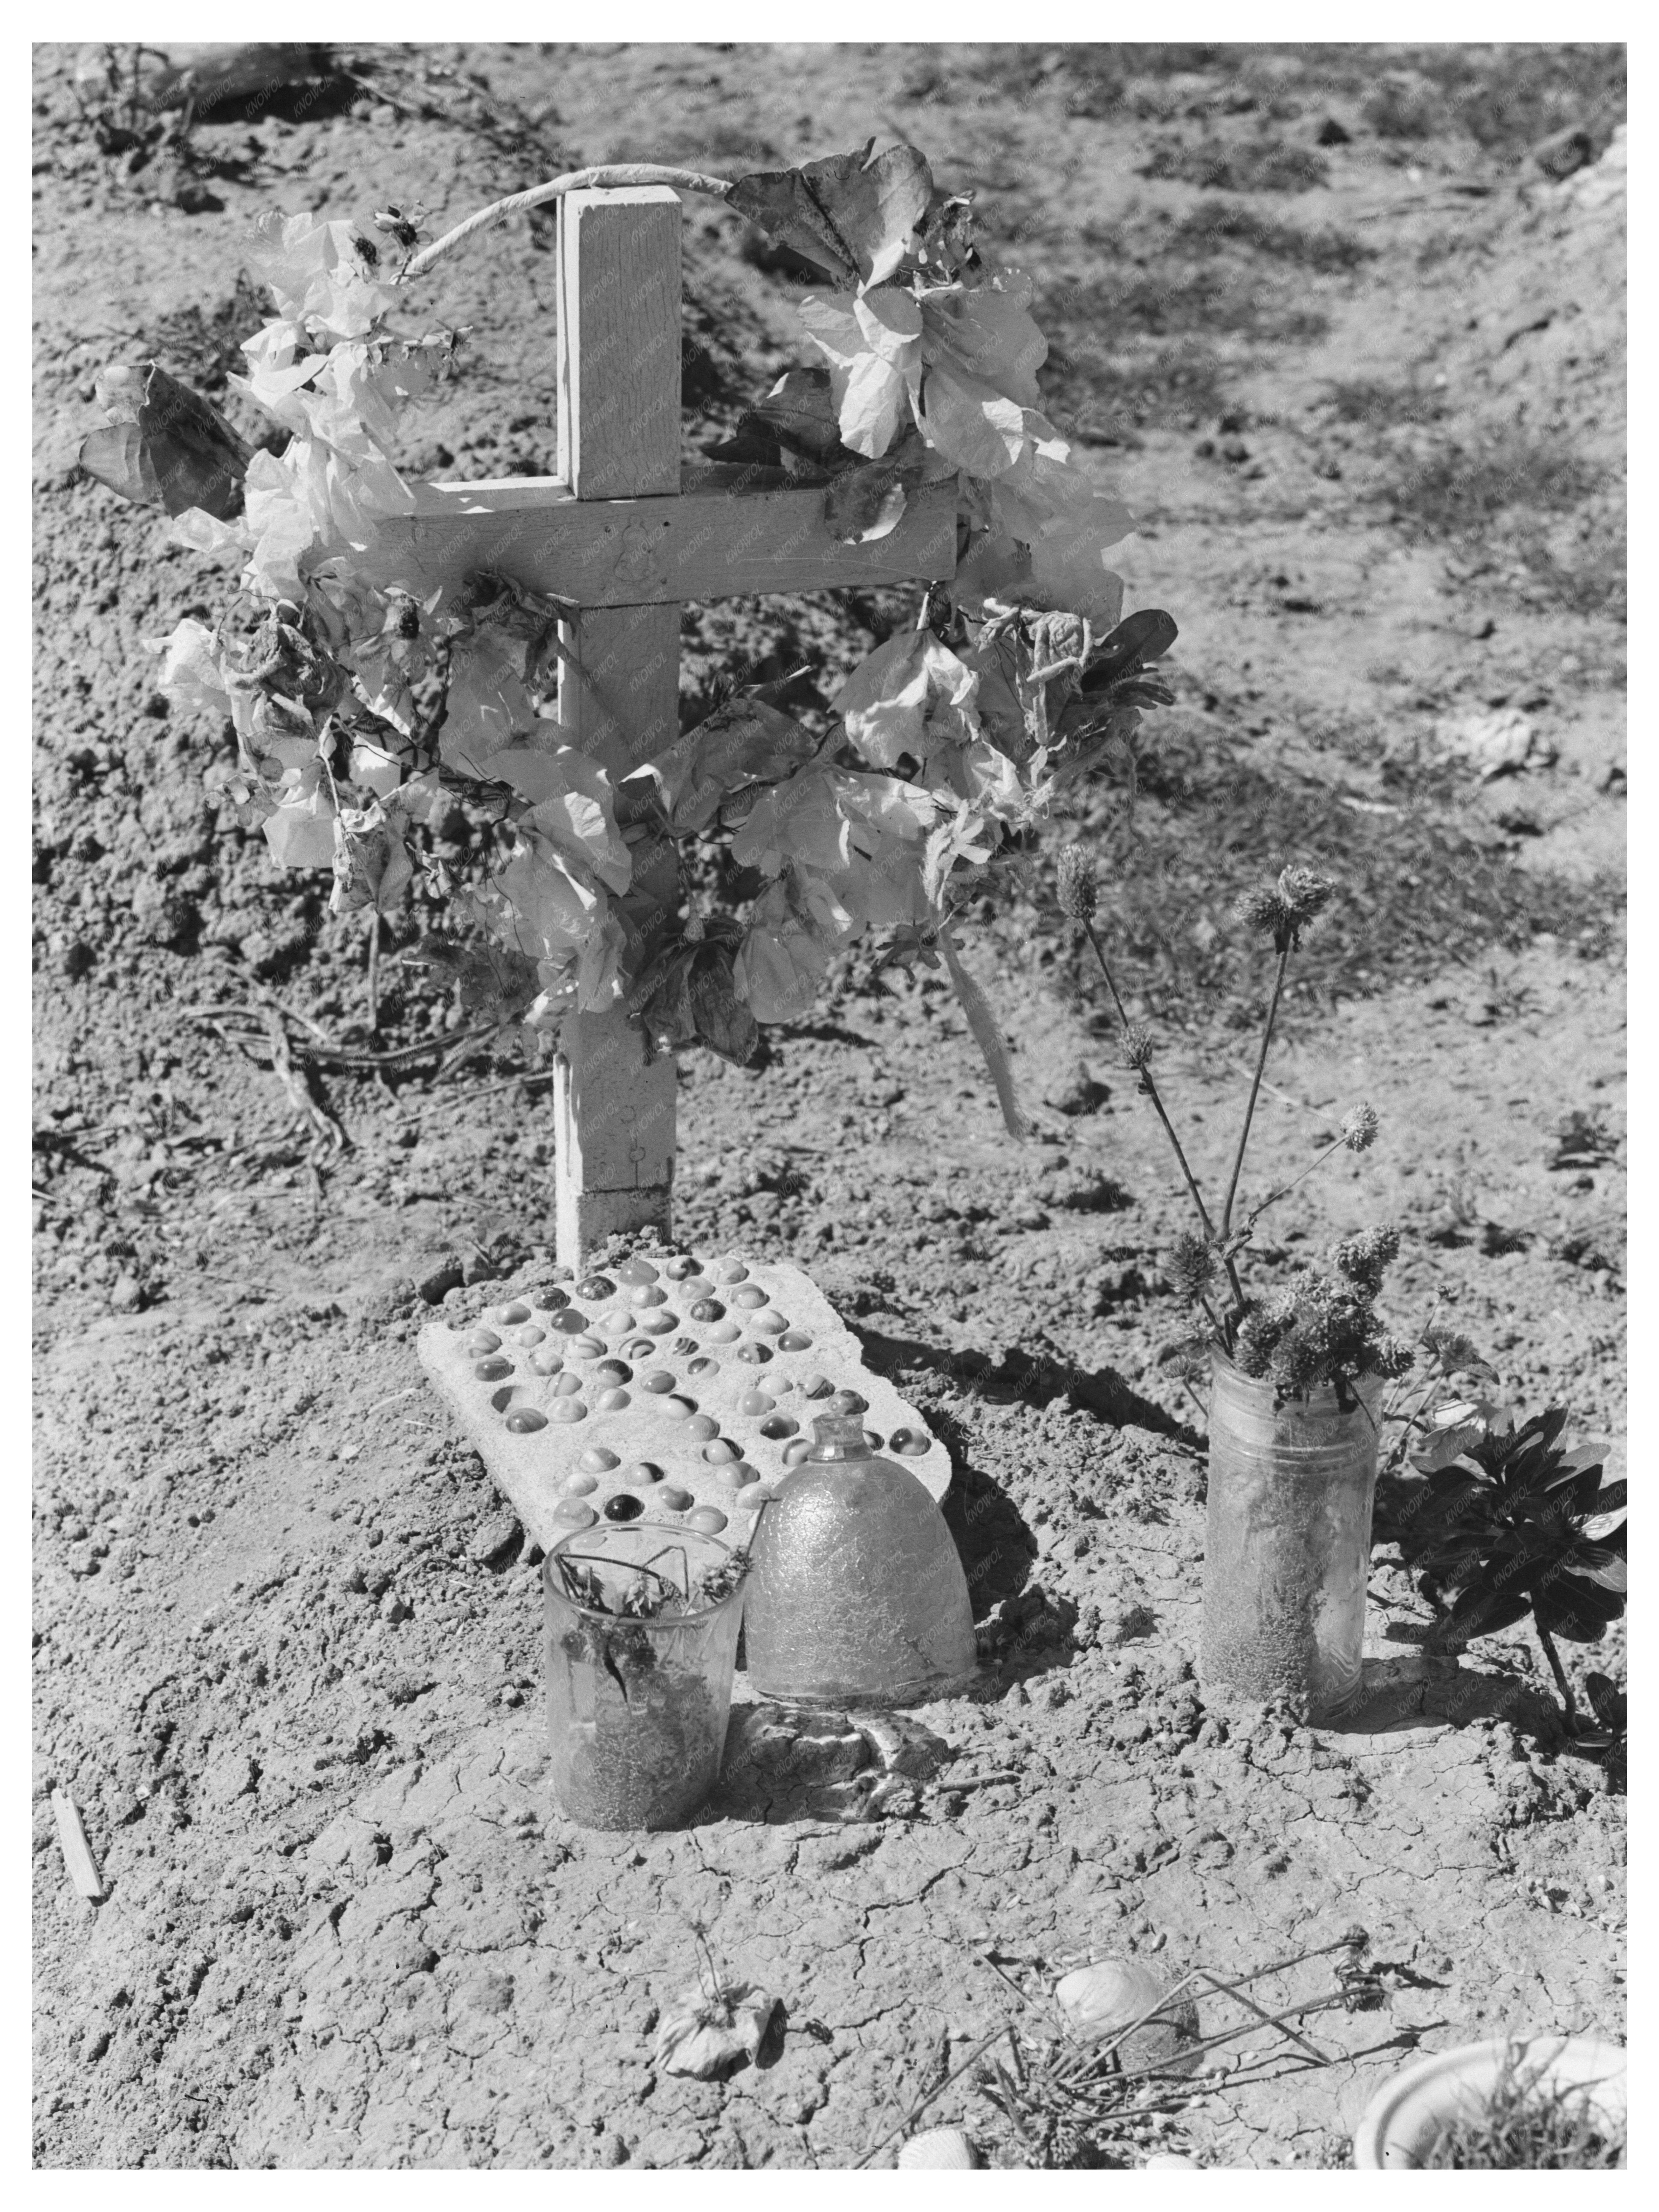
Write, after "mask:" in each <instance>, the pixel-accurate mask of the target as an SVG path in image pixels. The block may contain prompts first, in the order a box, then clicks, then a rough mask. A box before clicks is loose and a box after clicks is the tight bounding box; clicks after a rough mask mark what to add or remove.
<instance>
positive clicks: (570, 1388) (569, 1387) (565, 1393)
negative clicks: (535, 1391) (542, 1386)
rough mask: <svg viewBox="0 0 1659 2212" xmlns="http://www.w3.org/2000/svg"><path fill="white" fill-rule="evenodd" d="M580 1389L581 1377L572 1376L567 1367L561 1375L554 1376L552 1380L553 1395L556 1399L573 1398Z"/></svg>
mask: <svg viewBox="0 0 1659 2212" xmlns="http://www.w3.org/2000/svg"><path fill="white" fill-rule="evenodd" d="M581 1387H582V1378H581V1376H580V1375H573V1374H572V1373H571V1371H570V1370H569V1369H568V1367H567V1368H566V1369H564V1370H563V1372H562V1374H559V1375H556V1376H555V1377H554V1379H553V1395H554V1396H555V1397H556V1398H574V1396H575V1395H576V1394H577V1392H578V1391H579V1390H580V1389H581Z"/></svg>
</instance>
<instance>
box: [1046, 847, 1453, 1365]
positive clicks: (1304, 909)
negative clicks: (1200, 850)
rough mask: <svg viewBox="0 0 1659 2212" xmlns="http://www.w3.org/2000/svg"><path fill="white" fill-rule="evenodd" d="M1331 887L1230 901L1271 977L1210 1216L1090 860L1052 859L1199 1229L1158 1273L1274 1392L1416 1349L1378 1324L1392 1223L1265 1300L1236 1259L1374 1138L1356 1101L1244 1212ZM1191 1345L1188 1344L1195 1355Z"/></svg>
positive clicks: (1289, 878) (1291, 873) (1303, 872)
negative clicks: (1269, 1221)
mask: <svg viewBox="0 0 1659 2212" xmlns="http://www.w3.org/2000/svg"><path fill="white" fill-rule="evenodd" d="M1335 893H1336V885H1335V884H1334V883H1333V882H1332V881H1331V880H1330V878H1328V877H1326V876H1321V875H1317V874H1316V873H1315V872H1314V871H1313V870H1312V869H1310V868H1300V867H1287V868H1285V869H1284V870H1283V871H1282V872H1281V873H1280V874H1279V878H1278V879H1277V881H1276V882H1274V883H1273V884H1267V885H1266V886H1263V887H1261V888H1260V889H1258V890H1252V891H1247V892H1246V893H1245V894H1244V896H1243V897H1242V898H1241V899H1240V900H1239V902H1238V906H1237V913H1238V916H1239V919H1240V920H1241V921H1243V922H1244V923H1245V924H1246V926H1247V927H1249V928H1251V929H1253V930H1255V931H1256V932H1258V933H1260V934H1261V935H1262V936H1264V937H1266V938H1267V939H1270V940H1271V942H1272V944H1273V955H1274V964H1273V986H1272V989H1271V992H1270V994H1269V997H1268V1001H1267V1014H1266V1017H1265V1018H1264V1020H1263V1023H1262V1030H1261V1044H1260V1046H1259V1048H1258V1049H1257V1052H1256V1058H1255V1069H1254V1071H1253V1073H1252V1075H1251V1079H1250V1088H1249V1095H1248V1097H1246V1099H1245V1103H1244V1113H1243V1122H1242V1126H1241V1127H1240V1129H1239V1133H1238V1141H1237V1146H1235V1148H1234V1152H1233V1158H1232V1166H1231V1172H1230V1174H1229V1176H1228V1180H1227V1188H1226V1193H1225V1197H1224V1198H1223V1200H1222V1201H1221V1205H1220V1206H1219V1208H1218V1209H1216V1210H1214V1211H1212V1208H1211V1206H1209V1205H1208V1204H1207V1203H1206V1200H1205V1197H1204V1194H1203V1192H1202V1191H1201V1190H1200V1188H1199V1184H1198V1179H1197V1177H1196V1176H1194V1173H1193V1170H1192V1166H1191V1164H1190V1163H1189V1162H1188V1158H1187V1154H1186V1150H1185V1147H1184V1146H1182V1142H1181V1139H1180V1137H1179V1136H1178V1135H1177V1134H1176V1127H1175V1124H1174V1122H1173V1121H1171V1120H1170V1114H1169V1110H1168V1109H1167V1107H1166V1106H1165V1105H1164V1100H1163V1097H1162V1096H1161V1095H1160V1093H1159V1091H1158V1080H1157V1078H1156V1076H1155V1075H1154V1074H1153V1073H1152V1038H1151V1036H1149V1035H1148V1033H1147V1032H1146V1030H1145V1029H1144V1028H1143V1027H1141V1025H1140V1024H1138V1023H1135V1022H1132V1021H1131V1020H1130V1018H1129V1016H1128V1012H1127V1008H1126V1007H1125V1006H1124V1002H1123V999H1122V996H1121V993H1120V992H1119V989H1118V987H1117V983H1116V981H1115V977H1114V975H1113V973H1112V969H1111V966H1110V963H1109V962H1108V960H1107V957H1106V953H1105V950H1104V947H1103V945H1102V944H1101V941H1100V936H1099V933H1098V931H1097V928H1096V927H1095V919H1096V913H1097V906H1098V897H1097V890H1096V886H1095V881H1094V876H1093V872H1092V869H1091V865H1090V862H1089V860H1088V856H1087V855H1086V854H1085V853H1084V852H1083V851H1082V849H1081V848H1079V847H1078V846H1076V845H1073V846H1070V847H1068V848H1067V849H1066V851H1065V852H1064V853H1062V854H1061V855H1060V866H1059V898H1060V908H1061V910H1062V911H1063V912H1064V913H1065V914H1066V915H1069V916H1070V917H1071V918H1072V920H1073V921H1075V922H1077V923H1078V924H1079V927H1081V928H1082V930H1083V932H1084V933H1085V936H1086V937H1087V939H1088V940H1089V944H1090V946H1091V950H1092V951H1093V952H1094V956H1095V959H1096V961H1097V963H1098V965H1099V968H1100V972H1101V974H1102V975H1103V977H1104V978H1105V981H1106V987H1107V990H1108V991H1109V994H1110V995H1111V1000H1112V1006H1113V1008H1114V1010H1115V1012H1116V1015H1117V1019H1118V1025H1119V1029H1120V1031H1121V1037H1122V1044H1123V1056H1124V1059H1125V1060H1126V1061H1127V1064H1128V1066H1130V1067H1132V1068H1133V1069H1134V1071H1135V1073H1136V1074H1137V1076H1138V1077H1139V1089H1140V1091H1141V1095H1142V1096H1143V1097H1145V1098H1146V1100H1147V1102H1148V1103H1149V1104H1150V1105H1151V1106H1152V1110H1153V1112H1154V1113H1155V1114H1156V1115H1157V1116H1158V1121H1159V1123H1160V1124H1161V1126H1162V1127H1163V1130H1164V1135H1165V1136H1166V1138H1167V1139H1169V1143H1170V1149H1171V1150H1172V1151H1173V1152H1174V1154H1175V1158H1176V1165H1177V1167H1178V1168H1179V1169H1180V1170H1181V1176H1182V1182H1184V1183H1185V1185H1186V1188H1187V1194H1188V1197H1189V1198H1190V1199H1191V1200H1192V1203H1193V1208H1194V1212H1195V1213H1196V1215H1197V1217H1198V1228H1197V1230H1196V1231H1184V1232H1183V1233H1182V1235H1181V1236H1180V1237H1177V1238H1176V1242H1175V1244H1174V1245H1173V1247H1172V1248H1171V1249H1170V1253H1169V1255H1167V1261H1166V1266H1167V1272H1168V1273H1169V1274H1170V1279H1171V1280H1172V1281H1173V1282H1174V1284H1175V1285H1176V1289H1177V1290H1178V1291H1180V1292H1181V1294H1182V1297H1184V1298H1185V1299H1186V1300H1187V1301H1188V1304H1190V1305H1191V1306H1193V1307H1194V1309H1195V1310H1197V1312H1198V1313H1199V1314H1200V1315H1201V1316H1202V1317H1203V1321H1204V1323H1205V1327H1206V1336H1207V1339H1208V1341H1209V1342H1210V1343H1212V1344H1214V1345H1216V1346H1219V1347H1220V1349H1221V1350H1222V1351H1223V1352H1225V1353H1226V1354H1227V1356H1228V1357H1229V1358H1231V1360H1232V1361H1233V1362H1234V1364H1236V1365H1237V1368H1238V1369H1239V1371H1240V1372H1241V1373H1242V1374H1244V1375H1247V1376H1251V1377H1252V1378H1254V1379H1257V1380H1265V1381H1270V1382H1271V1383H1273V1389H1274V1393H1275V1395H1276V1396H1277V1397H1279V1398H1281V1399H1283V1398H1292V1397H1296V1398H1305V1397H1307V1396H1308V1395H1310V1394H1311V1393H1312V1392H1313V1391H1315V1390H1317V1389H1324V1388H1326V1387H1334V1388H1335V1389H1337V1390H1338V1391H1339V1392H1341V1391H1343V1390H1344V1389H1346V1385H1347V1384H1348V1383H1351V1382H1353V1381H1356V1380H1358V1377H1359V1376H1362V1375H1388V1376H1399V1375H1403V1374H1405V1373H1406V1372H1407V1370H1409V1369H1410V1367H1411V1366H1412V1364H1413V1360H1414V1358H1415V1356H1416V1355H1415V1352H1414V1349H1413V1346H1412V1345H1410V1344H1409V1343H1408V1342H1407V1341H1406V1340H1404V1339H1402V1338H1401V1337H1398V1336H1395V1334H1392V1333H1391V1332H1390V1331H1389V1329H1387V1328H1385V1327H1384V1326H1383V1322H1382V1321H1381V1320H1380V1318H1379V1317H1378V1316H1377V1314H1376V1296H1377V1293H1378V1291H1380V1290H1381V1288H1382V1285H1383V1274H1384V1273H1385V1272H1386V1270H1387V1268H1388V1267H1389V1262H1390V1261H1392V1260H1393V1259H1394V1258H1395V1255H1396V1254H1397V1253H1398V1252H1399V1249H1400V1234H1399V1231H1397V1230H1395V1229H1393V1228H1388V1227H1378V1228H1375V1229H1368V1230H1362V1231H1359V1232H1358V1234H1356V1235H1354V1236H1352V1237H1342V1238H1340V1239H1339V1240H1338V1241H1337V1243H1334V1245H1333V1246H1332V1247H1331V1249H1330V1251H1329V1254H1328V1267H1326V1268H1325V1269H1323V1270H1320V1269H1316V1268H1311V1267H1304V1268H1300V1269H1298V1270H1297V1273H1296V1274H1295V1275H1294V1276H1293V1278H1292V1279H1291V1281H1290V1283H1288V1284H1287V1285H1285V1286H1284V1287H1283V1288H1282V1289H1280V1290H1278V1291H1271V1292H1269V1293H1267V1295H1265V1296H1263V1297H1250V1296H1249V1294H1248V1293H1247V1292H1246V1291H1245V1289H1244V1285H1243V1280H1242V1279H1241V1277H1240V1274H1239V1270H1238V1259H1239V1255H1240V1254H1241V1253H1242V1252H1243V1250H1244V1249H1245V1248H1246V1247H1247V1246H1248V1245H1249V1243H1250V1240H1251V1238H1252V1237H1253V1236H1254V1234H1255V1226H1256V1224H1257V1223H1258V1222H1259V1221H1260V1220H1261V1218H1262V1216H1263V1215H1264V1214H1265V1213H1266V1212H1267V1211H1268V1209H1269V1208H1270V1207H1272V1206H1276V1205H1277V1204H1278V1203H1279V1200H1281V1199H1284V1198H1285V1197H1288V1195H1289V1194H1290V1193H1291V1191H1293V1190H1294V1189H1295V1188H1297V1184H1298V1183H1301V1182H1304V1180H1305V1179H1306V1178H1307V1177H1308V1176H1310V1175H1311V1174H1312V1173H1313V1172H1314V1170H1315V1169H1316V1168H1317V1167H1319V1166H1321V1165H1322V1164H1323V1162H1325V1161H1326V1160H1328V1159H1330V1158H1333V1157H1334V1154H1336V1153H1337V1152H1343V1151H1347V1152H1366V1151H1368V1150H1369V1149H1370V1146H1372V1145H1373V1144H1374V1143H1375V1142H1376V1132H1377V1127H1378V1123H1377V1116H1376V1112H1375V1110H1374V1109H1372V1108H1371V1107H1370V1106H1367V1105H1363V1104H1362V1105H1358V1106H1355V1107H1354V1108H1352V1109H1351V1110H1350V1111H1349V1113H1347V1114H1346V1115H1345V1116H1344V1117H1343V1121H1342V1125H1341V1128H1340V1132H1339V1133H1338V1134H1337V1135H1336V1136H1335V1137H1334V1138H1333V1139H1332V1140H1331V1141H1330V1143H1329V1144H1328V1145H1327V1146H1326V1147H1325V1148H1324V1150H1323V1151H1322V1152H1320V1153H1319V1154H1318V1155H1317V1156H1316V1158H1314V1159H1312V1160H1310V1162H1309V1163H1308V1164H1307V1166H1306V1167H1304V1168H1303V1169H1301V1170H1298V1172H1297V1174H1296V1175H1294V1176H1291V1179H1290V1181H1289V1182H1285V1183H1283V1184H1281V1185H1280V1186H1279V1188H1277V1189H1274V1190H1271V1191H1269V1192H1268V1193H1267V1196H1266V1197H1265V1198H1263V1199H1261V1200H1258V1202H1257V1203H1256V1204H1255V1206H1253V1207H1252V1208H1251V1209H1250V1211H1249V1212H1248V1213H1244V1214H1243V1215H1242V1216H1241V1214H1240V1212H1239V1207H1238V1195H1239V1187H1240V1182H1241V1180H1242V1177H1243V1172H1244V1161H1245V1158H1246V1155H1247V1153H1248V1151H1249V1141H1250V1130H1251V1127H1252V1125H1253V1124H1254V1121H1255V1109H1256V1102H1257V1100H1258V1098H1259V1097H1261V1084H1262V1078H1263V1075H1264V1073H1265V1071H1266V1068H1267V1054H1268V1050H1269V1048H1270V1047H1271V1045H1272V1043H1273V1030H1274V1027H1275V1025H1276V1024H1277V1022H1278V1018H1279V1006H1280V1002H1281V1000H1283V997H1284V992H1285V977H1286V975H1287V974H1288V972H1289V969H1290V963H1291V955H1292V954H1293V953H1294V952H1295V951H1297V948H1298V946H1299V945H1300V944H1301V942H1302V937H1303V933H1304V931H1306V930H1307V929H1309V928H1310V927H1312V925H1313V923H1314V922H1315V921H1316V920H1317V919H1318V917H1319V916H1320V915H1321V914H1322V913H1323V912H1324V911H1325V909H1326V908H1327V907H1328V905H1329V903H1330V902H1331V900H1332V899H1333V897H1334V896H1335ZM1199 1349H1200V1347H1199V1346H1194V1347H1192V1348H1191V1350H1192V1352H1194V1353H1196V1352H1197V1351H1198V1350H1199Z"/></svg>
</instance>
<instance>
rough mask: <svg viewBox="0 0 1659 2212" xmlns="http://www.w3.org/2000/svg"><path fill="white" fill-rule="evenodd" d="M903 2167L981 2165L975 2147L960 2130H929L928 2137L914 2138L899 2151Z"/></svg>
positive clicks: (900, 2162) (899, 2160)
mask: <svg viewBox="0 0 1659 2212" xmlns="http://www.w3.org/2000/svg"><path fill="white" fill-rule="evenodd" d="M898 2162H899V2164H900V2166H905V2167H916V2166H929V2167H946V2166H950V2167H957V2168H960V2167H963V2166H977V2165H978V2164H979V2160H977V2159H976V2158H975V2156H974V2146H973V2145H972V2143H970V2142H969V2140H968V2138H967V2136H965V2135H963V2132H962V2130H961V2129H960V2128H929V2129H928V2130H927V2133H926V2135H920V2136H911V2138H910V2140H909V2142H907V2143H905V2144H902V2146H901V2148H900V2150H899V2154H898Z"/></svg>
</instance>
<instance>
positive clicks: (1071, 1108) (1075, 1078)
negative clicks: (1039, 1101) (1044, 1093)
mask: <svg viewBox="0 0 1659 2212" xmlns="http://www.w3.org/2000/svg"><path fill="white" fill-rule="evenodd" d="M1111 1095H1112V1093H1111V1089H1110V1086H1109V1085H1107V1084H1104V1083H1101V1082H1099V1081H1097V1079H1096V1078H1095V1077H1094V1076H1092V1075H1091V1074H1090V1073H1089V1071H1088V1069H1087V1067H1085V1065H1084V1064H1083V1062H1082V1061H1081V1060H1079V1062H1078V1064H1077V1066H1075V1067H1074V1068H1073V1071H1072V1073H1071V1074H1070V1075H1069V1076H1068V1077H1067V1078H1066V1081H1065V1082H1064V1083H1062V1084H1061V1085H1060V1086H1059V1087H1058V1089H1056V1090H1054V1091H1050V1092H1049V1093H1048V1098H1047V1100H1046V1102H1045V1103H1047V1104H1048V1105H1050V1106H1052V1107H1053V1108H1054V1111H1055V1112H1056V1113H1058V1114H1066V1115H1079V1114H1094V1113H1097V1112H1098V1111H1099V1109H1101V1108H1102V1107H1103V1105H1104V1104H1105V1103H1106V1102H1107V1100H1108V1099H1109V1097H1111Z"/></svg>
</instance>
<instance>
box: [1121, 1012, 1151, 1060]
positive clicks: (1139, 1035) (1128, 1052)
mask: <svg viewBox="0 0 1659 2212" xmlns="http://www.w3.org/2000/svg"><path fill="white" fill-rule="evenodd" d="M1123 1059H1124V1064H1125V1065H1126V1066H1129V1067H1140V1068H1146V1067H1150V1066H1152V1035H1151V1032H1150V1031H1149V1030H1144V1029H1142V1027H1141V1026H1140V1024H1139V1022H1131V1023H1130V1024H1129V1025H1128V1026H1127V1029H1126V1030H1124V1032H1123Z"/></svg>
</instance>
